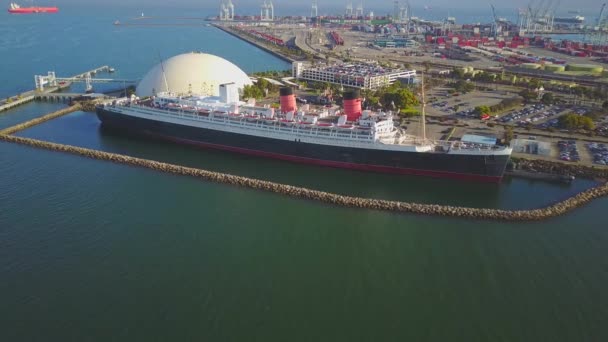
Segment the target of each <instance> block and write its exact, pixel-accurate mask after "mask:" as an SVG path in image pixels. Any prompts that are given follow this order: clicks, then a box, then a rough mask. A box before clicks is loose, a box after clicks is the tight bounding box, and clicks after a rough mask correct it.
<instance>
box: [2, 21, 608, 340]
mask: <svg viewBox="0 0 608 342" xmlns="http://www.w3.org/2000/svg"><path fill="white" fill-rule="evenodd" d="M123 12H124V13H123ZM123 12H104V11H97V12H96V13H87V12H70V11H69V10H65V11H63V13H61V14H59V15H57V16H21V17H15V16H8V15H4V14H0V16H3V17H2V18H3V20H2V21H0V52H1V53H2V56H3V57H2V61H3V63H0V74H2V75H4V79H5V80H8V82H6V81H5V82H3V83H0V96H6V95H9V94H12V93H14V92H16V91H20V90H25V89H29V88H31V87H32V85H31V82H32V81H33V80H32V77H31V75H33V74H35V73H43V72H45V71H46V70H47V69H55V70H56V71H57V72H58V73H60V74H62V75H63V74H73V73H78V72H82V71H84V69H87V68H89V67H94V66H97V65H102V64H110V65H112V66H114V67H116V68H117V69H118V70H119V72H118V73H117V74H116V77H128V78H139V77H141V75H142V74H143V73H145V71H146V70H147V69H148V68H149V67H151V66H152V65H153V64H154V63H156V58H157V57H156V56H157V55H158V51H159V50H160V51H161V53H162V54H163V55H165V56H171V55H173V54H177V53H180V52H184V51H191V50H204V51H207V52H211V53H215V54H218V55H220V56H222V57H225V58H228V59H230V60H232V61H234V62H235V63H236V64H238V65H239V66H241V67H242V68H243V69H245V70H246V71H252V70H263V69H266V68H275V69H284V68H286V67H287V66H286V65H285V64H284V63H282V62H280V61H277V60H276V59H274V58H272V57H271V56H269V55H267V54H265V53H263V52H260V51H258V50H256V49H253V48H251V47H250V46H249V45H246V44H244V43H242V42H240V41H237V40H235V39H233V38H230V37H229V36H226V35H224V34H223V33H221V32H218V31H215V30H213V29H212V28H208V27H162V28H135V27H132V28H116V27H114V26H112V25H111V23H112V22H113V21H114V20H116V19H120V20H123V18H128V17H129V16H131V15H137V14H138V13H137V11H135V10H127V9H125V10H123ZM126 12H128V13H126ZM131 12H134V13H131ZM152 14H153V13H150V14H149V13H146V15H152ZM181 14H182V13H175V15H181ZM51 41H53V42H54V43H52V42H51ZM37 51H38V52H37ZM40 51H44V52H40ZM59 107H61V105H58V104H39V103H34V104H30V105H26V106H23V107H21V108H19V109H17V110H13V111H10V112H6V113H2V114H0V127H7V126H10V125H13V124H15V123H18V122H21V121H25V120H27V119H30V118H32V117H35V116H37V115H40V114H43V113H46V112H49V111H52V110H55V109H57V108H59ZM20 135H22V136H28V137H34V138H39V139H44V140H49V141H56V142H62V143H69V144H73V145H78V146H86V147H93V148H98V149H102V150H106V151H113V152H119V153H125V154H130V155H135V156H143V157H147V158H152V159H156V160H162V161H169V162H174V163H180V164H185V165H193V166H198V167H203V168H206V169H211V170H218V171H225V172H229V173H233V174H239V175H246V176H251V177H256V178H262V179H269V180H273V181H279V182H283V183H289V184H297V185H304V186H307V187H311V188H317V189H322V190H329V191H334V192H339V193H345V194H354V195H365V196H372V197H377V198H391V199H401V200H409V201H418V202H439V203H449V204H460V205H468V206H476V207H499V208H523V207H528V206H534V207H536V206H541V205H544V204H547V203H551V202H553V201H555V200H558V199H560V198H563V197H566V196H568V194H571V193H573V192H575V191H577V190H580V189H584V188H587V187H589V186H592V183H591V182H587V181H577V182H576V183H575V184H574V185H573V186H570V187H565V186H559V185H553V184H548V183H542V182H529V181H525V180H518V179H513V180H510V181H506V182H505V183H503V184H501V185H500V186H494V185H483V184H470V183H467V184H459V183H455V182H449V181H443V180H434V179H426V178H412V177H394V176H390V175H376V174H365V173H356V172H347V171H342V170H334V169H327V168H316V167H308V166H302V165H293V164H287V163H282V162H275V161H269V160H260V159H255V158H249V157H242V156H235V155H231V154H225V153H218V152H212V151H201V150H195V149H190V148H185V147H180V146H175V145H169V144H164V143H158V142H153V141H141V140H133V139H129V138H125V137H122V136H115V135H112V134H109V133H107V132H104V131H102V130H100V129H99V123H98V121H97V119H96V118H95V116H94V115H92V114H91V113H81V112H77V113H73V114H70V115H68V116H65V117H63V118H61V119H57V120H54V121H51V122H47V123H45V124H43V125H40V126H36V127H33V128H31V129H29V130H27V131H25V132H21V133H20ZM0 189H1V191H0V303H2V305H1V308H2V310H0V341H59V340H61V341H156V340H159V341H161V340H162V341H166V340H173V341H193V340H209V341H226V340H228V341H243V340H245V341H248V340H261V341H370V340H375V341H395V340H410V341H448V340H449V341H451V340H466V341H602V340H606V338H608V329H607V328H605V321H606V319H607V318H608V309H607V307H608V305H607V304H608V298H607V295H606V291H605V288H606V285H607V284H608V259H607V258H606V257H605V255H606V252H605V250H606V245H607V244H608V232H607V230H606V228H605V226H606V223H605V222H606V219H605V217H606V216H605V210H606V208H607V207H608V200H606V199H602V200H599V201H596V202H593V203H592V204H591V205H589V206H587V207H585V208H582V209H580V210H577V211H575V212H573V213H571V214H569V215H567V216H565V217H561V218H557V219H552V220H549V221H546V222H542V223H526V224H509V223H495V222H483V221H468V220H459V219H446V218H436V217H424V216H413V215H403V214H391V213H383V212H374V211H365V210H354V209H346V208H338V207H333V206H328V205H323V204H319V203H315V202H309V201H303V200H297V199H291V198H287V197H283V196H277V195H274V194H268V193H264V192H259V191H253V190H247V189H241V188H236V187H231V186H225V185H218V184H212V183H206V182H201V181H199V180H196V179H191V178H187V177H179V176H172V175H165V174H161V173H157V172H153V171H150V170H146V169H138V168H132V167H126V166H122V165H116V164H111V163H107V162H102V161H95V160H88V159H83V158H79V157H76V156H72V155H66V154H59V153H54V152H47V151H42V150H36V149H31V148H27V147H23V146H18V145H12V144H6V143H0Z"/></svg>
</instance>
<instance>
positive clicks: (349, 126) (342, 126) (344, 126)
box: [338, 125, 355, 130]
mask: <svg viewBox="0 0 608 342" xmlns="http://www.w3.org/2000/svg"><path fill="white" fill-rule="evenodd" d="M353 127H355V126H353V125H338V128H340V129H348V130H351V129H353Z"/></svg>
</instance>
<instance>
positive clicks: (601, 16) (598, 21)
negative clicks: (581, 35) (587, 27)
mask: <svg viewBox="0 0 608 342" xmlns="http://www.w3.org/2000/svg"><path fill="white" fill-rule="evenodd" d="M605 9H606V3H604V4H603V5H602V9H600V14H599V15H598V16H597V19H596V20H595V24H596V25H597V28H598V30H601V29H602V22H603V21H604V10H605Z"/></svg>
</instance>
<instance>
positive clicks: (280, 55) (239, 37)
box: [211, 24, 296, 63]
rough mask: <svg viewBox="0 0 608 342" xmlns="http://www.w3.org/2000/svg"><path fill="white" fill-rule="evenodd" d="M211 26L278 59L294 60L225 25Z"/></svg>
mask: <svg viewBox="0 0 608 342" xmlns="http://www.w3.org/2000/svg"><path fill="white" fill-rule="evenodd" d="M211 26H213V27H215V28H217V29H219V30H221V31H223V32H226V33H228V34H229V35H231V36H233V37H235V38H238V39H240V40H242V41H244V42H246V43H249V44H251V45H253V46H255V47H256V48H258V49H261V50H264V51H266V52H268V53H269V54H271V55H273V56H275V57H277V58H279V59H281V60H283V61H285V62H288V63H293V62H295V61H296V60H295V59H293V58H291V57H288V56H285V55H283V54H282V53H280V52H277V51H274V50H273V49H271V48H269V47H267V46H265V45H263V44H261V43H259V42H257V41H255V39H251V38H249V37H246V36H244V35H242V34H239V33H237V32H234V30H232V29H229V28H227V27H224V26H222V25H218V24H211Z"/></svg>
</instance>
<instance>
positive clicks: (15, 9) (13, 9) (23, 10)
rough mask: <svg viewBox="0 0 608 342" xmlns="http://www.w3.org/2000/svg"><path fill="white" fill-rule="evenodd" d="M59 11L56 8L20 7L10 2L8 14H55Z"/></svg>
mask: <svg viewBox="0 0 608 342" xmlns="http://www.w3.org/2000/svg"><path fill="white" fill-rule="evenodd" d="M58 11H59V9H58V8H57V7H38V6H31V7H21V6H19V5H18V4H16V3H13V2H11V4H10V5H9V7H8V12H9V13H13V14H29V13H57V12H58Z"/></svg>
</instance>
